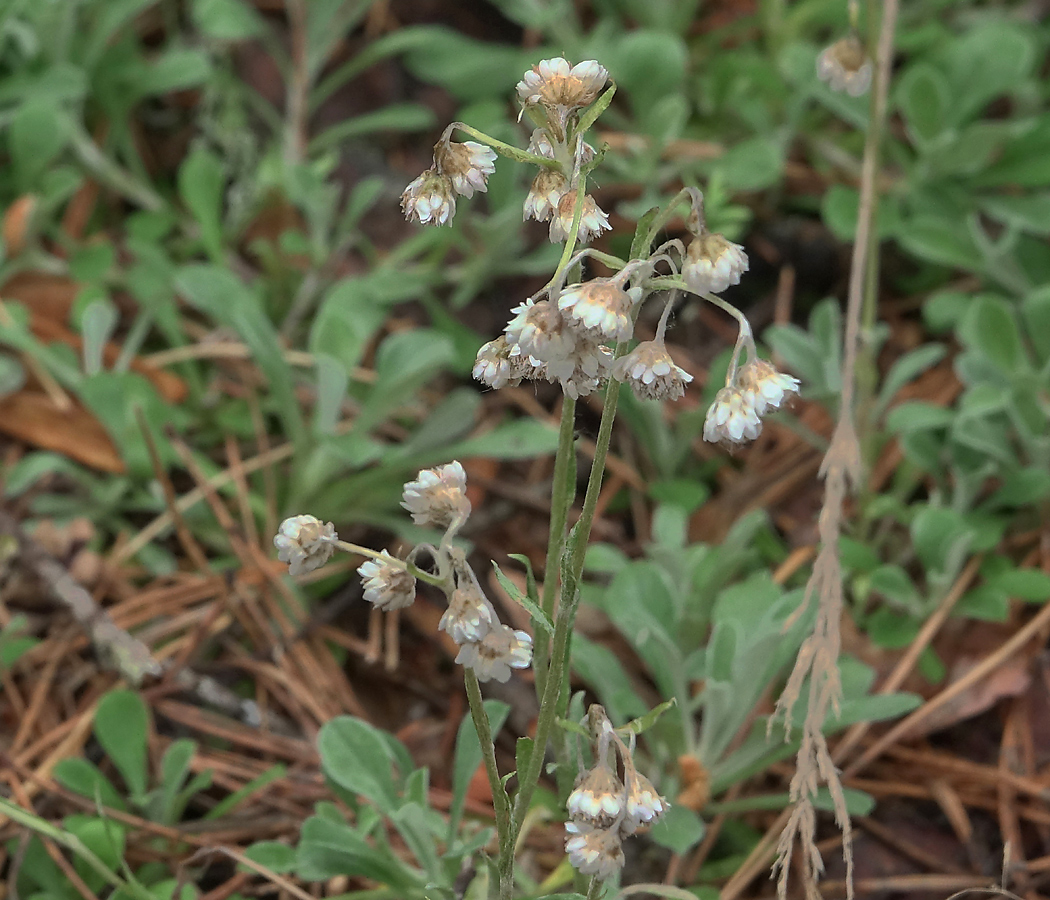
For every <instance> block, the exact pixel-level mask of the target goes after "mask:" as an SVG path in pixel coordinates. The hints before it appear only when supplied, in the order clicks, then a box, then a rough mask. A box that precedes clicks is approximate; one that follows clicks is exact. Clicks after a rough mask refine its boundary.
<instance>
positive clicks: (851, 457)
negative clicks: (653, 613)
mask: <svg viewBox="0 0 1050 900" xmlns="http://www.w3.org/2000/svg"><path fill="white" fill-rule="evenodd" d="M872 2H873V0H872ZM897 6H898V0H884V3H883V6H882V22H881V27H880V31H879V43H878V49H877V52H876V59H875V69H876V79H875V90H874V92H873V94H872V101H871V120H870V124H869V128H868V135H867V139H866V141H865V147H864V162H863V165H862V168H861V187H860V208H859V210H858V214H857V232H856V236H855V239H854V244H853V258H852V260H851V267H850V282H849V297H848V304H847V309H846V333H845V338H844V346H843V360H842V399H841V406H840V408H839V418H838V422H837V423H836V425H835V431H834V433H833V435H832V439H831V445H830V446H829V447H828V451H827V454H826V455H825V457H824V461H823V463H822V464H821V467H820V476H821V477H822V478H823V479H824V485H825V487H824V504H823V507H822V509H821V512H820V518H819V520H818V536H819V539H820V552H819V553H818V554H817V558H816V560H815V562H814V564H813V573H812V575H811V576H810V579H809V582H808V584H807V585H806V593H805V599H804V601H803V604H802V607H801V608H800V609H799V611H798V612H797V613H796V614H795V615H796V617H797V616H799V615H801V614H802V612H803V611H804V610H805V609H806V608H807V607H808V606H809V603H810V602H811V600H812V598H813V597H816V598H817V603H818V607H817V615H816V621H815V623H814V625H813V632H812V634H810V636H809V637H808V638H806V640H805V641H804V642H803V644H802V647H801V648H800V650H799V654H798V659H797V661H796V663H795V668H794V669H793V671H792V672H791V676H790V677H789V679H788V682H787V686H786V687H785V688H784V691H783V693H782V695H781V697H780V699H779V700H778V701H777V714H778V715H781V716H783V718H784V721H785V723H786V725H787V726H788V728H787V729H786V730H790V721H791V714H792V710H793V707H794V705H795V702H796V701H797V700H798V699H799V697H800V696H801V693H802V688H803V685H804V683H805V681H806V679H807V677H808V679H809V690H808V705H807V708H806V716H805V719H804V721H803V723H802V737H801V744H800V746H799V750H798V756H797V758H796V770H795V775H794V777H793V778H792V779H791V787H790V793H791V801H792V803H793V804H794V807H793V809H792V810H791V814H790V817H789V818H788V822H787V825H786V826H785V828H784V831H783V832H782V834H781V835H780V840H779V841H778V843H777V860H776V862H775V863H774V865H773V872H774V874H775V875H776V876H777V894H778V896H779V897H780V898H781V900H784V898H786V897H787V888H788V874H789V871H790V864H791V858H792V855H793V853H794V849H795V846H796V843H798V844H800V845H801V850H802V867H803V872H804V877H805V892H806V897H807V898H808V900H816V898H819V897H820V892H819V890H818V889H817V882H818V880H819V878H820V875H821V873H822V872H823V870H824V861H823V859H822V858H821V856H820V851H819V850H818V849H817V844H816V807H815V806H814V802H813V801H814V798H815V796H816V793H817V789H818V788H819V787H820V785H821V784H822V783H823V784H825V785H827V788H828V791H829V793H830V794H831V799H832V804H833V807H834V811H835V821H836V822H837V823H838V825H839V827H840V828H841V829H842V852H843V858H844V859H845V863H846V896H847V900H853V845H852V829H851V825H850V819H849V812H848V810H847V809H846V795H845V792H844V790H843V787H842V781H841V779H840V778H839V773H838V770H837V769H836V767H835V763H834V761H833V760H832V758H831V752H830V750H829V748H828V743H827V740H826V738H825V737H824V732H823V727H824V723H825V721H826V720H827V718H828V715H829V713H830V712H831V711H832V710H834V711H835V712H836V713H837V712H838V707H839V700H840V699H841V695H842V689H841V682H840V680H839V668H838V657H839V651H840V650H841V646H842V638H841V632H840V628H839V625H840V620H841V617H842V607H843V589H842V570H841V566H840V563H839V555H838V542H839V536H840V533H841V526H842V515H843V509H842V505H843V503H844V501H845V499H846V492H847V490H848V488H849V486H850V485H851V484H852V487H853V488H854V489H856V488H857V487H859V485H860V483H861V478H862V476H863V464H862V461H861V450H860V443H859V441H858V440H857V432H856V428H855V427H854V422H853V406H854V403H853V400H854V393H855V389H856V366H857V355H858V347H859V339H860V322H861V312H862V308H863V306H864V300H865V297H864V292H865V285H866V284H868V283H869V280H868V272H869V269H870V268H872V267H875V266H877V260H874V259H873V257H874V255H875V253H876V251H877V247H876V244H875V241H874V240H873V238H872V236H873V231H872V228H873V222H874V219H875V212H876V207H877V196H876V193H875V176H876V173H877V170H878V156H879V144H880V138H881V133H882V126H883V123H884V121H885V116H886V96H887V92H888V89H889V76H890V63H891V60H892V56H893V33H894V28H895V25H896V20H897ZM870 283H871V284H872V285H874V280H872V281H871V282H870ZM872 290H873V291H874V287H872ZM868 302H869V303H874V302H875V297H874V296H870V297H869V298H868ZM789 624H790V623H789Z"/></svg>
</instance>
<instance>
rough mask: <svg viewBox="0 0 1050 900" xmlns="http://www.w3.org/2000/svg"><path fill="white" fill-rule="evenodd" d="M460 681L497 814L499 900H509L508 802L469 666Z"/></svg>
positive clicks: (510, 847) (511, 876) (478, 688)
mask: <svg viewBox="0 0 1050 900" xmlns="http://www.w3.org/2000/svg"><path fill="white" fill-rule="evenodd" d="M463 681H464V683H465V684H466V688H467V701H468V702H469V703H470V717H471V718H472V719H473V720H474V728H475V730H476V731H477V733H478V743H479V744H481V757H482V759H484V760H485V774H486V775H488V779H489V788H490V790H491V791H492V808H493V809H494V810H495V813H496V835H497V836H498V838H499V884H500V900H510V898H511V897H512V895H513V893H514V891H513V886H514V841H515V837H516V833H513V832H512V831H511V828H510V798H509V797H508V796H507V791H506V789H505V788H504V787H503V782H502V781H500V777H499V768H498V766H497V765H496V748H495V745H494V744H493V741H492V729H491V728H490V727H489V717H488V714H487V713H486V712H485V702H484V700H483V699H482V697H481V685H479V684H478V676H477V675H475V674H474V670H473V669H471V668H470V667H469V666H466V667H464V669H463Z"/></svg>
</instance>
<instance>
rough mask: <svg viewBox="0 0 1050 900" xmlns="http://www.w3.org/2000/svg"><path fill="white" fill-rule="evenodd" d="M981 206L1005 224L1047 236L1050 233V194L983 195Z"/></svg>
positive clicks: (980, 201) (979, 203)
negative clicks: (1019, 195) (1022, 195)
mask: <svg viewBox="0 0 1050 900" xmlns="http://www.w3.org/2000/svg"><path fill="white" fill-rule="evenodd" d="M978 205H979V206H980V208H981V209H982V210H983V211H984V212H985V213H986V214H987V215H988V216H990V217H991V218H993V219H995V220H996V221H998V222H1002V223H1003V224H1004V225H1008V226H1012V227H1014V228H1018V229H1020V230H1022V231H1027V232H1030V233H1031V234H1035V235H1039V236H1040V237H1045V236H1046V235H1048V234H1050V194H1047V193H1043V194H1037V195H1029V196H1024V197H1010V196H1007V195H997V196H994V197H981V198H980V199H979V200H978Z"/></svg>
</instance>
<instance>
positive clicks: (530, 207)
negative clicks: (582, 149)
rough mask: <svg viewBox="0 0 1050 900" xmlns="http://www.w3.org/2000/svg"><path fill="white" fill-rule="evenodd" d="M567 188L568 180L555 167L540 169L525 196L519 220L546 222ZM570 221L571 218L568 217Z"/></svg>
mask: <svg viewBox="0 0 1050 900" xmlns="http://www.w3.org/2000/svg"><path fill="white" fill-rule="evenodd" d="M568 190H569V182H568V180H567V179H566V178H565V176H564V175H562V173H561V172H559V171H557V169H540V171H539V173H538V174H537V175H536V177H535V178H533V179H532V186H531V187H530V188H529V193H528V194H527V195H526V197H525V205H524V207H523V213H522V217H521V220H522V221H523V222H524V221H526V220H527V219H535V220H536V221H537V222H546V221H547V220H548V219H549V218H550V217H551V215H552V214H553V213H554V211H555V210H556V209H557V208H558V204H559V203H560V202H561V198H562V197H564V196H565V193H566V191H568ZM570 222H571V219H570Z"/></svg>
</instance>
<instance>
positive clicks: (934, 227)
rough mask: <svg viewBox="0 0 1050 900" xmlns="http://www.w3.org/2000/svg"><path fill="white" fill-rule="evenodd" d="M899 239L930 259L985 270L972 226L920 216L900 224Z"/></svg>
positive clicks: (980, 270) (949, 264)
mask: <svg viewBox="0 0 1050 900" xmlns="http://www.w3.org/2000/svg"><path fill="white" fill-rule="evenodd" d="M897 239H898V240H899V241H900V243H901V246H902V247H904V249H905V250H907V251H908V252H909V253H912V254H914V255H915V256H917V257H919V258H920V259H925V260H928V261H929V262H934V263H939V264H940V265H944V266H953V267H956V268H960V269H964V270H966V271H969V272H978V273H983V272H984V271H985V269H986V264H985V261H984V257H983V256H982V254H981V251H980V250H979V249H978V247H977V246H976V244H974V242H973V239H972V237H971V236H970V232H969V229H967V228H961V227H959V222H958V221H952V220H950V219H947V218H942V217H940V216H935V215H918V216H915V217H914V218H911V219H906V220H904V221H903V222H901V223H900V225H899V226H898V229H897Z"/></svg>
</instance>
